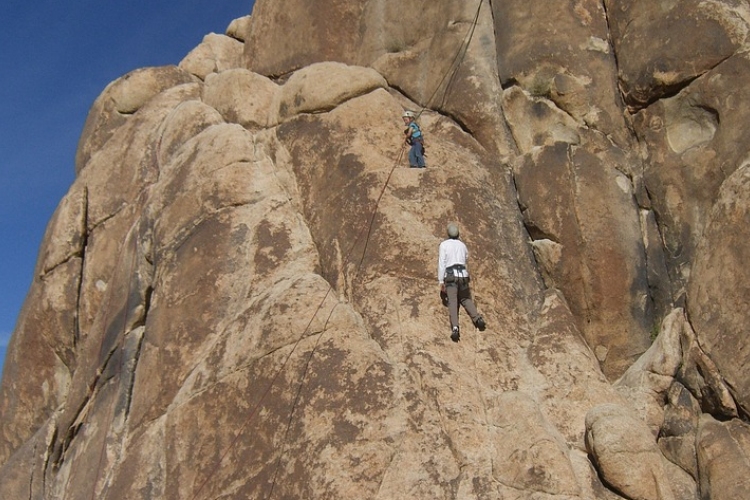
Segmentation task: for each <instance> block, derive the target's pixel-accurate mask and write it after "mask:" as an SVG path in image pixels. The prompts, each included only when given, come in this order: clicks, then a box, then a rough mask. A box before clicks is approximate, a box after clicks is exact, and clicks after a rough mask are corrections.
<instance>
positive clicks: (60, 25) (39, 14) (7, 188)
mask: <svg viewBox="0 0 750 500" xmlns="http://www.w3.org/2000/svg"><path fill="white" fill-rule="evenodd" d="M253 4H254V0H158V1H146V2H134V1H132V0H68V1H62V2H61V1H59V0H2V2H0V19H2V26H1V27H0V68H2V69H1V70H0V103H2V106H3V110H2V112H0V175H1V176H2V179H1V180H0V370H1V369H2V362H3V360H4V359H5V350H6V347H7V344H8V341H9V340H10V335H11V333H12V331H13V328H14V327H15V324H16V319H17V318H18V313H19V311H20V309H21V305H22V304H23V301H24V298H25V296H26V293H27V292H28V290H29V286H30V284H31V279H32V275H33V270H34V265H35V263H36V258H37V254H38V251H39V245H40V243H41V240H42V237H43V236H44V230H45V228H46V226H47V222H48V221H49V219H50V217H51V216H52V213H53V212H54V210H55V208H56V207H57V204H58V203H59V201H60V199H61V198H62V197H63V196H64V195H65V193H66V192H67V190H68V188H69V187H70V185H71V183H72V182H73V178H74V175H75V163H74V161H75V152H76V147H77V145H78V138H79V136H80V134H81V130H82V128H83V123H84V121H85V119H86V115H87V114H88V111H89V108H90V107H91V104H92V103H93V102H94V99H96V97H97V96H98V95H99V94H100V93H101V91H102V90H104V87H106V86H107V84H108V83H110V82H112V81H113V80H115V79H117V78H119V77H120V76H122V75H124V74H126V73H128V72H130V71H132V70H134V69H138V68H143V67H146V66H162V65H168V64H178V63H179V62H180V60H182V58H183V57H185V56H186V55H187V54H188V52H190V51H191V50H192V49H193V48H194V47H196V46H197V45H198V44H199V43H200V42H201V40H202V39H203V36H204V35H206V34H208V33H224V32H225V31H226V28H227V26H229V23H230V22H231V21H232V20H233V19H236V18H239V17H242V16H245V15H248V14H250V13H251V12H252V6H253Z"/></svg>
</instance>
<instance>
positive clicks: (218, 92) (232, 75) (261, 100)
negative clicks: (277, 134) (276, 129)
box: [203, 69, 279, 129]
mask: <svg viewBox="0 0 750 500" xmlns="http://www.w3.org/2000/svg"><path fill="white" fill-rule="evenodd" d="M278 92H279V88H278V85H276V84H275V83H273V82H272V81H271V80H269V79H268V78H266V77H264V76H261V75H259V74H257V73H253V72H251V71H248V70H246V69H232V70H227V71H224V72H222V73H212V74H210V75H208V77H207V78H206V85H205V86H204V88H203V101H204V102H205V103H206V104H208V105H209V106H211V107H213V108H215V109H216V110H217V111H219V113H221V115H222V117H223V118H224V120H225V121H227V122H229V123H237V124H240V125H242V126H244V127H248V128H252V129H258V128H265V127H268V126H271V125H273V124H274V123H275V122H276V110H275V109H274V108H275V104H276V102H277V99H278V97H277V94H278Z"/></svg>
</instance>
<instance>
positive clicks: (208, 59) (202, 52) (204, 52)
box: [179, 33, 243, 80]
mask: <svg viewBox="0 0 750 500" xmlns="http://www.w3.org/2000/svg"><path fill="white" fill-rule="evenodd" d="M242 49H243V45H242V42H240V41H238V40H235V39H234V38H230V37H228V36H225V35H217V34H215V33H210V34H208V35H206V36H204V37H203V41H202V42H201V44H200V45H198V46H197V47H196V48H194V49H193V50H191V51H190V53H189V54H188V55H187V56H185V58H184V59H183V60H182V61H180V64H179V68H180V69H183V70H185V71H187V72H188V73H191V74H193V75H195V76H197V77H198V78H200V79H201V80H205V79H206V76H208V75H209V74H211V73H221V72H222V71H225V70H228V69H234V68H239V67H241V65H242Z"/></svg>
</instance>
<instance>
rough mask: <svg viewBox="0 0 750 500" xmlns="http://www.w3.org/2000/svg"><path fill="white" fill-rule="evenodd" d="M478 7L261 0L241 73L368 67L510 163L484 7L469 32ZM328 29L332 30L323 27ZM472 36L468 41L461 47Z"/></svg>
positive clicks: (393, 0)
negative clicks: (333, 64) (335, 64)
mask: <svg viewBox="0 0 750 500" xmlns="http://www.w3.org/2000/svg"><path fill="white" fill-rule="evenodd" d="M478 6H479V4H476V5H475V4H473V3H468V2H452V1H447V0H442V1H440V2H438V3H436V2H434V1H426V0H419V1H415V2H409V3H408V4H405V3H404V2H401V1H397V0H379V1H377V2H369V3H366V4H362V5H359V4H351V3H347V2H340V1H338V0H326V1H324V2H316V3H314V4H312V3H310V2H306V1H303V0H293V1H291V2H288V3H285V4H280V3H278V2H274V1H269V0H259V1H258V2H257V3H256V6H255V8H254V15H253V16H252V20H251V24H252V26H251V29H250V33H251V34H250V36H249V38H248V39H247V41H246V43H245V57H246V61H247V66H248V67H249V68H250V69H252V70H253V71H255V72H257V73H260V74H263V75H267V76H270V77H281V76H285V75H288V74H290V73H292V72H294V71H296V70H299V69H301V68H304V67H305V66H309V65H312V64H314V63H318V62H323V61H339V62H343V63H346V64H349V65H354V66H365V67H366V66H370V67H372V68H374V69H376V70H377V71H378V72H379V73H380V74H381V75H383V76H384V77H385V78H386V80H388V82H389V84H390V85H391V86H392V87H394V88H398V89H401V90H402V91H403V92H404V93H406V94H407V95H408V96H409V97H410V98H411V100H412V101H414V102H416V103H418V105H421V106H424V107H429V108H431V109H437V110H440V111H442V112H445V113H447V114H449V115H451V116H452V117H455V119H456V120H457V121H458V122H459V123H461V124H462V125H463V127H464V128H466V129H468V130H471V131H472V132H473V134H474V135H475V137H476V138H477V140H479V141H480V142H481V143H482V144H483V145H484V146H485V147H486V148H488V149H490V150H491V151H493V152H496V153H497V154H499V155H500V156H501V157H503V158H504V159H509V157H510V155H512V154H513V152H514V145H513V144H512V138H511V137H510V136H509V134H508V131H507V129H506V126H505V123H504V121H503V113H502V109H501V107H500V103H499V99H498V96H500V95H501V93H502V88H501V86H500V81H499V79H498V77H497V61H496V57H497V56H496V52H495V45H494V43H493V38H494V34H493V33H494V30H495V27H494V25H493V21H492V13H491V11H490V9H489V8H487V6H486V5H484V6H483V8H481V9H479V16H478V19H477V25H476V27H475V28H473V26H474V24H473V21H474V19H475V17H476V15H477V7H478ZM362 19H366V20H367V22H365V23H363V22H362V21H361V20H362ZM331 26H336V28H335V29H330V28H326V27H331ZM291 32H293V33H295V36H293V37H290V36H288V34H289V33H291ZM472 32H473V36H472V37H471V38H472V40H473V42H472V43H471V44H470V45H469V46H468V47H464V46H463V44H464V41H465V40H467V39H468V38H469V35H470V34H472ZM457 61H462V64H457ZM454 73H455V75H454Z"/></svg>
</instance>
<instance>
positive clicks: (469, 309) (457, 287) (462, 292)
mask: <svg viewBox="0 0 750 500" xmlns="http://www.w3.org/2000/svg"><path fill="white" fill-rule="evenodd" d="M445 293H446V294H447V295H448V313H449V314H450V318H451V328H453V327H454V326H458V304H459V302H460V303H461V305H462V306H463V308H464V309H465V310H466V313H467V314H468V315H469V317H470V318H471V322H472V323H476V320H477V319H478V318H479V312H477V308H476V306H475V305H474V301H473V300H471V289H470V288H469V280H468V279H466V278H458V280H457V281H456V282H454V283H446V284H445Z"/></svg>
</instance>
